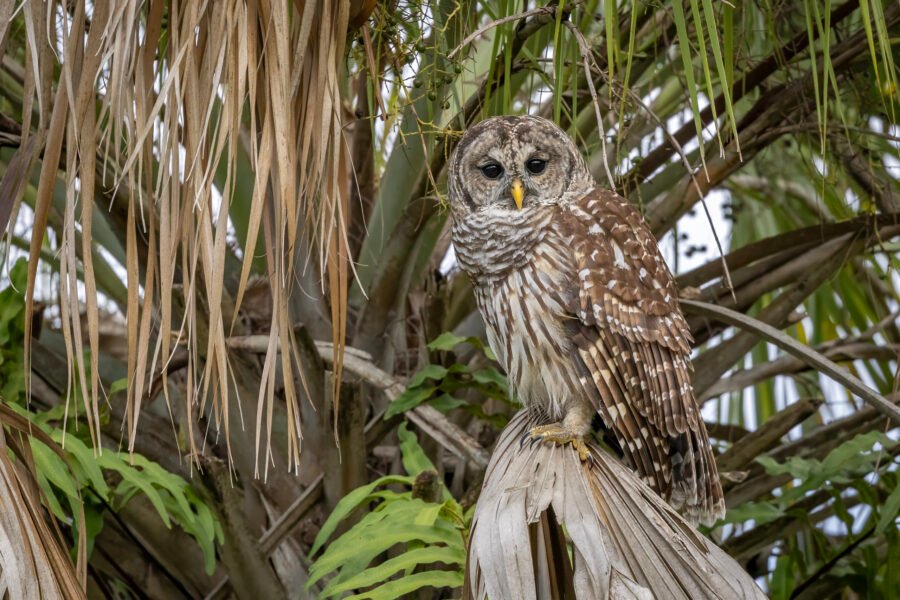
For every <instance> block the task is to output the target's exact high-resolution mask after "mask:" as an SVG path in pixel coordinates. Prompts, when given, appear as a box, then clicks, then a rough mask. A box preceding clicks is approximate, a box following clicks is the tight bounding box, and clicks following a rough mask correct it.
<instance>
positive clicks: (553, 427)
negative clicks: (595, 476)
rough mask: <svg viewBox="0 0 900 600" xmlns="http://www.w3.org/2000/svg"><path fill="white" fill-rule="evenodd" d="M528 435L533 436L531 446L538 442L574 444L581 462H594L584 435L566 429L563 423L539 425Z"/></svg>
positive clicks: (560, 444) (561, 444)
mask: <svg viewBox="0 0 900 600" xmlns="http://www.w3.org/2000/svg"><path fill="white" fill-rule="evenodd" d="M526 435H529V436H531V446H532V447H534V445H535V444H536V443H538V442H549V443H551V444H556V445H558V446H564V445H566V444H572V447H573V448H574V449H575V451H576V452H577V453H578V458H580V459H581V462H587V463H589V465H590V464H593V459H592V458H591V450H590V448H588V446H587V444H585V443H584V439H583V438H582V436H580V435H578V434H576V433H573V432H572V431H569V430H568V429H566V427H565V426H564V425H563V424H562V423H550V424H549V425H539V426H537V427H533V428H532V429H531V430H530V431H529V432H528V433H527V434H526Z"/></svg>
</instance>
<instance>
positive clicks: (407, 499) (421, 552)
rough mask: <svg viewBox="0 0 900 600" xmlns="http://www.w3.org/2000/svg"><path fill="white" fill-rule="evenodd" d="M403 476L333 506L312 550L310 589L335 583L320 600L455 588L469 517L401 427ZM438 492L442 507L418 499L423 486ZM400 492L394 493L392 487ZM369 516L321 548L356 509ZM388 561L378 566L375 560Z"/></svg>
mask: <svg viewBox="0 0 900 600" xmlns="http://www.w3.org/2000/svg"><path fill="white" fill-rule="evenodd" d="M398 435H399V437H400V449H401V452H402V455H403V467H404V469H405V470H406V472H407V475H405V476H402V475H388V476H385V477H381V478H379V479H377V480H375V481H373V482H372V483H370V484H368V485H364V486H361V487H359V488H357V489H355V490H353V491H352V492H350V493H349V494H347V495H346V496H345V497H344V498H342V499H341V501H340V502H338V504H337V506H335V508H334V511H332V513H331V515H330V516H329V517H328V519H327V520H326V521H325V523H324V524H323V525H322V529H321V530H320V531H319V534H318V535H317V536H316V540H315V542H314V543H313V546H312V549H311V550H310V556H315V555H316V554H317V553H318V552H319V551H320V550H322V548H325V551H324V552H322V554H321V555H320V556H319V557H318V558H317V559H316V561H315V562H314V563H313V565H312V567H311V568H310V571H309V575H310V578H309V583H308V584H307V585H308V586H312V585H314V584H315V583H316V582H318V581H320V580H322V579H323V578H324V577H325V576H326V575H328V574H331V573H333V574H334V575H333V577H332V578H331V579H330V580H328V583H327V584H326V585H325V587H324V588H323V589H322V591H321V593H320V594H319V597H320V598H331V597H334V596H337V595H339V594H346V593H348V592H351V591H355V590H365V591H363V592H359V593H356V594H355V595H353V596H349V597H350V598H359V599H362V598H371V599H373V600H374V599H381V598H383V599H388V598H398V597H401V596H403V595H405V594H409V593H411V592H413V591H415V590H417V589H420V588H423V587H435V588H441V587H454V588H455V587H459V586H461V585H462V583H463V566H464V565H465V561H466V532H467V531H468V525H469V524H468V515H465V514H464V513H463V510H462V507H461V506H460V505H459V503H458V502H457V501H456V500H454V499H453V498H452V497H451V496H450V493H449V492H448V491H447V489H446V488H445V487H444V485H443V484H442V483H440V482H438V481H436V477H437V472H436V471H435V469H434V465H433V464H432V463H431V461H430V460H429V459H428V457H427V456H425V453H424V452H423V451H422V448H421V446H419V443H418V441H417V440H416V436H415V434H414V433H412V432H410V431H408V430H407V428H406V425H405V424H404V425H401V427H400V428H399V429H398ZM434 485H436V486H438V487H439V490H440V497H441V500H440V501H436V499H435V498H431V499H429V498H423V497H421V496H423V495H424V496H428V495H429V494H428V493H423V492H422V488H425V489H429V488H432V487H434ZM398 487H399V488H401V489H402V490H403V491H399V492H398V491H396V488H398ZM392 488H394V489H392ZM365 507H368V508H369V510H368V512H367V513H366V514H365V516H363V517H362V519H360V520H359V522H358V523H356V524H355V525H353V527H351V528H350V529H349V530H348V531H347V532H346V533H344V534H342V535H340V536H338V537H337V538H335V539H334V540H333V541H331V543H329V544H328V545H327V546H326V542H328V540H329V539H331V537H332V536H333V535H334V533H335V531H336V530H337V528H338V526H339V525H340V524H341V523H342V522H344V521H345V520H347V519H348V517H350V516H351V514H353V513H354V512H356V511H357V509H359V508H365ZM384 555H387V556H388V557H389V558H387V560H383V561H380V562H379V557H383V556H384Z"/></svg>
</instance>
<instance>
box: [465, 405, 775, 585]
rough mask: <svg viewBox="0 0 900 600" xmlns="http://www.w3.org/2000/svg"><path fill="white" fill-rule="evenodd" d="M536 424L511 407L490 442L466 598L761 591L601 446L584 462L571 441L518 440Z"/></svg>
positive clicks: (523, 412)
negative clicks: (525, 442)
mask: <svg viewBox="0 0 900 600" xmlns="http://www.w3.org/2000/svg"><path fill="white" fill-rule="evenodd" d="M535 424H536V420H535V419H534V418H533V417H530V416H529V415H528V413H527V412H526V411H522V412H520V413H518V414H517V415H516V416H515V417H514V418H513V419H512V421H511V422H510V424H509V425H508V426H507V427H506V429H505V430H504V431H503V433H502V435H501V437H500V440H499V441H498V443H497V447H496V449H495V450H494V454H493V456H492V458H491V463H490V465H489V466H488V470H487V473H486V475H485V483H484V488H483V489H482V492H481V496H480V498H479V500H478V507H477V508H476V510H475V518H474V520H473V522H472V533H471V537H470V541H469V556H468V564H467V568H466V572H467V579H468V581H467V585H466V588H465V592H466V594H467V597H468V598H475V599H478V600H481V599H483V598H522V599H527V598H583V599H602V598H616V599H621V598H636V599H644V598H666V599H677V598H685V599H690V600H697V599H700V598H718V599H722V598H765V595H764V594H763V593H762V591H761V590H760V589H759V588H758V587H757V586H756V584H755V583H754V582H753V580H752V579H751V577H750V576H749V575H747V573H745V572H744V571H743V570H742V569H741V567H740V566H739V565H738V564H737V562H735V560H734V559H733V558H731V557H730V556H728V555H727V554H726V553H725V552H724V551H723V550H721V549H720V548H719V547H717V546H716V545H715V544H714V543H712V542H711V541H710V540H708V539H707V538H705V537H704V536H703V535H701V534H700V533H699V532H697V530H696V529H694V528H693V527H692V526H691V525H689V524H688V523H687V522H686V521H685V520H684V519H683V518H682V517H681V516H680V515H679V514H678V513H676V512H675V510H674V509H672V508H671V507H670V506H669V505H668V504H666V503H665V502H664V501H663V500H662V499H661V498H660V497H659V496H657V495H656V493H655V492H653V490H651V489H650V488H649V487H647V485H646V484H644V483H643V482H641V481H640V479H639V478H638V477H637V476H636V475H635V474H634V473H633V472H631V471H630V470H629V469H627V468H626V467H625V466H624V465H622V464H621V463H619V461H618V460H617V459H616V458H614V457H613V456H612V455H611V454H609V453H608V452H606V451H603V450H601V449H600V448H599V447H596V446H593V447H592V448H591V451H592V455H593V456H592V458H593V462H592V464H589V463H583V462H581V460H580V459H579V458H578V455H577V453H576V452H575V451H573V450H572V448H571V447H570V446H564V447H559V446H551V445H548V444H534V445H532V446H528V445H526V446H522V445H521V444H520V442H519V440H520V439H522V436H523V434H525V433H526V432H527V431H528V430H529V429H530V428H531V427H533V426H534V425H535ZM564 536H565V537H564ZM566 537H567V538H568V539H569V540H571V546H572V556H573V558H574V561H573V562H574V565H573V564H572V562H570V560H569V554H568V552H567V544H566V541H565V540H566Z"/></svg>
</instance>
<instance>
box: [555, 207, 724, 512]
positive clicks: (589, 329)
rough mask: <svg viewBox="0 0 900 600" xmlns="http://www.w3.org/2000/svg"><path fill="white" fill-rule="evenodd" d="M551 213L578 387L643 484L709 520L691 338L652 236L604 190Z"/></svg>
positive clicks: (712, 491)
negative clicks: (561, 246)
mask: <svg viewBox="0 0 900 600" xmlns="http://www.w3.org/2000/svg"><path fill="white" fill-rule="evenodd" d="M559 216H560V218H559V219H558V221H557V222H556V223H555V225H556V230H557V232H558V233H559V234H560V236H561V239H562V241H563V242H564V243H566V244H567V245H568V246H569V248H571V251H572V252H573V254H574V256H573V264H574V266H575V269H576V270H577V277H578V284H579V293H578V294H577V296H575V295H573V296H572V297H571V299H570V306H569V310H570V311H571V313H572V314H573V315H574V316H576V317H577V318H576V319H573V322H572V324H571V329H572V336H573V337H572V339H573V340H574V343H575V345H576V347H577V349H578V354H579V358H580V360H581V361H582V362H583V366H584V369H583V371H584V372H583V377H582V384H583V385H584V386H585V387H586V388H593V389H589V390H588V391H589V395H590V396H592V397H593V398H594V401H595V404H597V408H598V410H599V412H600V414H601V416H602V417H603V419H604V421H605V423H606V425H607V426H608V427H609V428H610V429H612V430H613V431H614V433H615V435H616V437H617V438H618V440H619V442H620V444H621V445H622V447H623V451H624V452H625V454H626V456H627V458H629V459H630V460H631V462H632V464H633V465H634V467H635V468H636V469H637V471H638V472H639V473H640V474H641V475H642V476H643V477H644V479H645V480H646V481H648V483H650V484H651V485H652V486H653V487H655V488H656V489H657V491H658V492H660V494H662V495H663V496H664V497H667V498H668V499H669V501H670V502H671V503H672V504H673V506H675V507H676V508H677V507H680V508H681V509H682V511H683V512H684V513H685V515H686V516H687V517H688V518H690V519H692V520H694V521H697V520H703V521H704V522H711V521H715V520H716V518H717V517H720V516H721V515H722V514H724V500H723V495H722V488H721V485H720V483H719V478H718V473H717V471H716V464H715V458H714V456H713V454H712V449H711V447H710V444H709V438H708V436H707V432H706V427H705V425H704V423H703V420H702V418H701V416H700V411H699V409H698V407H697V402H696V400H695V399H694V394H693V389H692V387H691V378H690V351H691V346H690V344H691V341H692V340H691V334H690V331H689V329H688V326H687V323H686V322H685V320H684V317H683V316H682V314H681V311H680V309H679V307H678V294H677V290H676V287H675V283H674V281H673V278H672V274H671V273H670V271H669V269H668V267H667V266H666V264H665V261H664V260H663V258H662V256H661V255H660V252H659V248H658V246H657V244H656V239H655V238H654V237H653V234H652V233H651V232H650V230H649V228H648V227H647V225H646V223H645V222H644V220H643V218H642V217H641V215H640V214H639V213H638V212H637V210H635V209H634V207H632V206H631V205H630V204H629V203H628V202H627V201H625V200H624V199H623V198H621V197H620V196H618V195H616V194H615V193H613V192H610V191H607V190H599V189H597V190H594V191H592V192H590V193H589V194H587V195H585V196H584V197H582V198H581V199H580V200H579V201H577V202H575V203H573V204H570V205H566V206H564V207H562V210H561V214H560V215H559Z"/></svg>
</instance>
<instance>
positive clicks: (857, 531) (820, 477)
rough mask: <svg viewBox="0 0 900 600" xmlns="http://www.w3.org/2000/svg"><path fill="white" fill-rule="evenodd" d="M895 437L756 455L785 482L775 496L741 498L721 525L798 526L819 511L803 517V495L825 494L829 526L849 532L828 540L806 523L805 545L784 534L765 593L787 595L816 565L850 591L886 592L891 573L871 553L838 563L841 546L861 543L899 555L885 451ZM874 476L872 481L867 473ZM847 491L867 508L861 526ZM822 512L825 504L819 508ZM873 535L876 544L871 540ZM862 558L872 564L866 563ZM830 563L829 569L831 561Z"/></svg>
mask: <svg viewBox="0 0 900 600" xmlns="http://www.w3.org/2000/svg"><path fill="white" fill-rule="evenodd" d="M897 444H898V442H897V441H895V440H893V439H891V438H889V437H888V436H887V435H885V434H884V433H881V432H879V431H870V432H867V433H865V434H860V435H857V436H856V437H854V438H852V439H850V440H849V441H847V442H844V443H843V444H841V445H839V446H838V447H836V448H835V449H833V450H832V451H831V452H829V453H828V455H827V456H826V457H825V458H824V459H823V460H821V461H820V460H816V459H810V458H801V457H798V456H793V457H791V458H789V459H788V460H786V461H784V462H783V463H779V462H777V461H776V460H774V459H773V458H771V457H769V456H760V457H758V458H757V459H756V460H757V462H759V463H760V464H761V465H763V467H764V468H765V470H766V472H767V473H768V474H769V475H772V476H779V475H789V476H790V477H791V482H790V483H789V484H788V485H785V486H782V487H781V488H780V489H781V493H780V494H778V495H777V496H775V497H773V498H772V499H771V500H766V501H758V502H748V503H745V504H744V505H742V506H739V507H736V508H733V509H730V510H729V511H728V514H727V516H726V519H725V522H727V523H743V522H746V521H750V520H752V521H753V522H754V526H755V527H759V526H761V525H765V524H766V523H771V522H773V521H776V520H778V519H782V518H790V519H792V520H799V521H800V522H802V523H813V522H815V521H816V520H818V518H817V517H818V516H819V515H813V514H811V511H810V510H807V509H806V508H804V506H803V505H802V503H801V501H802V500H803V499H804V498H806V497H808V496H809V495H810V494H813V493H816V492H821V491H823V490H824V491H827V492H828V493H829V495H830V496H831V502H832V510H833V512H834V515H835V517H836V519H832V527H834V526H839V525H840V524H841V523H842V524H843V526H844V527H846V529H847V531H848V532H850V533H851V535H849V536H848V538H855V539H847V540H845V541H843V542H842V543H839V544H837V545H835V544H834V543H833V542H832V541H830V540H829V539H828V538H827V536H825V535H824V533H823V532H822V531H821V530H818V529H816V528H812V527H811V528H809V529H807V530H805V531H807V532H808V533H807V535H809V537H810V539H809V542H810V543H811V544H812V548H814V550H812V549H811V548H810V547H809V545H803V544H797V543H796V542H794V541H792V540H791V539H790V538H788V540H787V541H786V544H785V547H784V548H783V552H782V554H781V555H780V556H779V558H778V560H777V562H776V566H775V570H774V571H773V572H772V575H771V578H770V580H769V585H770V589H769V592H770V594H771V596H772V598H791V597H793V596H792V594H794V593H795V590H797V589H798V586H799V585H800V584H802V582H804V581H805V580H807V578H810V577H811V576H812V575H813V574H817V575H818V570H819V569H826V570H827V577H828V579H829V580H831V581H833V582H835V583H836V584H839V585H841V586H849V587H850V588H851V589H859V590H863V589H867V590H878V589H888V587H886V581H885V578H888V577H896V576H895V575H893V574H891V573H890V572H889V571H888V570H887V569H882V568H879V566H878V565H877V564H876V563H879V562H880V561H878V560H877V559H873V558H872V556H874V555H871V553H872V552H873V550H871V549H869V550H868V551H864V552H863V554H862V555H861V556H860V555H853V554H851V555H850V557H849V558H846V559H845V560H843V561H839V560H838V559H841V558H843V557H844V554H845V553H848V552H847V551H849V550H852V549H853V548H854V547H855V546H856V544H861V543H863V542H867V541H868V540H869V539H870V538H871V539H872V543H876V544H877V543H885V544H886V545H887V546H888V552H889V553H892V554H897V553H900V548H898V547H897V544H898V542H900V538H898V534H897V532H898V517H900V478H898V476H897V473H896V471H895V470H894V469H893V468H892V467H894V466H895V463H894V461H893V459H892V456H893V455H892V453H891V451H892V450H893V449H895V447H896V446H897ZM873 473H877V474H878V476H877V480H876V481H874V482H873V477H872V474H873ZM846 490H851V491H854V492H855V493H856V494H857V497H858V498H859V499H860V500H861V502H862V503H863V504H867V505H868V506H869V507H870V510H868V511H866V512H864V513H862V514H863V517H864V518H863V519H862V523H859V522H857V518H854V516H853V515H852V514H851V513H850V512H849V511H848V509H847V506H846V498H845V495H844V494H843V492H845V491H846ZM826 510H827V509H826ZM879 539H880V541H879ZM868 560H873V564H871V565H867V564H866V563H867V561H868ZM833 562H834V563H835V565H834V566H832V563H833Z"/></svg>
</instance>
